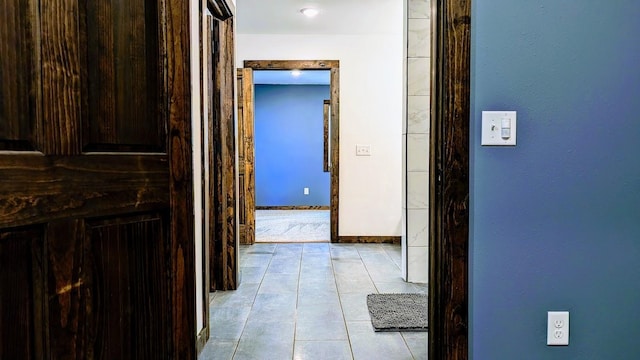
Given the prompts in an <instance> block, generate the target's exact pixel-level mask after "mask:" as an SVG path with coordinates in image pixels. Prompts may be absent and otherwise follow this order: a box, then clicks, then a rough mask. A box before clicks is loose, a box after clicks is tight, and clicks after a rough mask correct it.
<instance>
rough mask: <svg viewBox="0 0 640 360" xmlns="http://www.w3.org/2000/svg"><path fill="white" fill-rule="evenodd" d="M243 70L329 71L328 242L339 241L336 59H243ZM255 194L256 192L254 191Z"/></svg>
mask: <svg viewBox="0 0 640 360" xmlns="http://www.w3.org/2000/svg"><path fill="white" fill-rule="evenodd" d="M243 67H245V68H250V69H253V70H329V71H330V72H331V80H330V83H329V87H330V100H329V101H330V109H331V121H330V125H329V126H330V128H331V138H330V143H331V145H330V149H331V151H330V155H329V156H330V158H331V164H330V167H329V169H330V173H331V175H330V177H331V181H330V188H331V190H330V196H329V198H330V205H329V208H330V219H331V242H332V243H337V242H339V241H340V238H339V233H338V230H339V219H340V217H339V211H340V196H339V195H340V61H339V60H245V61H244V64H243ZM254 191H255V189H254Z"/></svg>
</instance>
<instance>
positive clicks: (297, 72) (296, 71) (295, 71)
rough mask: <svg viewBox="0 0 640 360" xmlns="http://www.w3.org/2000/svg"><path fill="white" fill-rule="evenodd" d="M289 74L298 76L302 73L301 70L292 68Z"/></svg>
mask: <svg viewBox="0 0 640 360" xmlns="http://www.w3.org/2000/svg"><path fill="white" fill-rule="evenodd" d="M291 75H292V76H294V77H298V76H300V75H302V71H300V70H292V71H291Z"/></svg>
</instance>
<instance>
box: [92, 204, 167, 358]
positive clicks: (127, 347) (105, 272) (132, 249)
mask: <svg viewBox="0 0 640 360" xmlns="http://www.w3.org/2000/svg"><path fill="white" fill-rule="evenodd" d="M166 229H167V216H166V215H163V214H160V213H152V214H147V215H140V216H124V217H117V218H112V219H104V220H91V221H87V223H86V240H85V241H86V242H87V246H86V248H87V250H88V254H86V258H87V259H89V260H88V261H87V264H85V266H86V267H88V268H89V271H88V272H90V273H91V276H90V279H87V280H88V281H89V282H90V289H89V292H90V294H91V296H90V300H91V301H89V302H88V304H87V313H90V314H91V315H92V316H91V319H88V324H89V327H90V329H91V340H92V346H91V347H92V351H93V355H94V357H95V358H100V359H118V358H122V357H123V356H124V357H127V358H132V359H159V358H163V357H164V356H166V354H169V351H170V346H169V344H170V341H169V339H170V337H171V332H170V329H171V326H170V320H169V317H168V314H170V313H171V307H170V306H169V304H170V303H169V301H168V300H169V299H170V292H169V286H168V284H167V283H166V281H165V279H166V278H167V277H168V276H169V275H170V273H169V269H170V266H168V264H169V263H168V261H167V260H168V259H167V255H166V254H167V249H168V247H169V246H168V242H167V240H168V238H167V231H166Z"/></svg>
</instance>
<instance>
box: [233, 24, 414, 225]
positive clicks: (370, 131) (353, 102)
mask: <svg viewBox="0 0 640 360" xmlns="http://www.w3.org/2000/svg"><path fill="white" fill-rule="evenodd" d="M402 21H403V20H402V18H400V17H398V26H397V28H398V33H397V34H377V35H279V34H273V35H264V34H237V43H236V44H237V54H236V55H237V57H236V59H237V65H238V67H242V63H243V61H244V60H339V61H340V220H339V221H340V223H339V235H340V236H400V235H401V222H402V220H401V219H402V218H401V216H402V213H401V210H402V184H401V180H402V152H401V146H402V144H401V142H402V141H401V135H402V121H403V119H402V111H403V110H402V109H403V104H402V102H403V95H402V86H403V71H402V67H403V49H402V48H403V46H402V44H403V36H402ZM356 144H370V145H371V152H372V155H371V156H370V157H356V156H355V150H356Z"/></svg>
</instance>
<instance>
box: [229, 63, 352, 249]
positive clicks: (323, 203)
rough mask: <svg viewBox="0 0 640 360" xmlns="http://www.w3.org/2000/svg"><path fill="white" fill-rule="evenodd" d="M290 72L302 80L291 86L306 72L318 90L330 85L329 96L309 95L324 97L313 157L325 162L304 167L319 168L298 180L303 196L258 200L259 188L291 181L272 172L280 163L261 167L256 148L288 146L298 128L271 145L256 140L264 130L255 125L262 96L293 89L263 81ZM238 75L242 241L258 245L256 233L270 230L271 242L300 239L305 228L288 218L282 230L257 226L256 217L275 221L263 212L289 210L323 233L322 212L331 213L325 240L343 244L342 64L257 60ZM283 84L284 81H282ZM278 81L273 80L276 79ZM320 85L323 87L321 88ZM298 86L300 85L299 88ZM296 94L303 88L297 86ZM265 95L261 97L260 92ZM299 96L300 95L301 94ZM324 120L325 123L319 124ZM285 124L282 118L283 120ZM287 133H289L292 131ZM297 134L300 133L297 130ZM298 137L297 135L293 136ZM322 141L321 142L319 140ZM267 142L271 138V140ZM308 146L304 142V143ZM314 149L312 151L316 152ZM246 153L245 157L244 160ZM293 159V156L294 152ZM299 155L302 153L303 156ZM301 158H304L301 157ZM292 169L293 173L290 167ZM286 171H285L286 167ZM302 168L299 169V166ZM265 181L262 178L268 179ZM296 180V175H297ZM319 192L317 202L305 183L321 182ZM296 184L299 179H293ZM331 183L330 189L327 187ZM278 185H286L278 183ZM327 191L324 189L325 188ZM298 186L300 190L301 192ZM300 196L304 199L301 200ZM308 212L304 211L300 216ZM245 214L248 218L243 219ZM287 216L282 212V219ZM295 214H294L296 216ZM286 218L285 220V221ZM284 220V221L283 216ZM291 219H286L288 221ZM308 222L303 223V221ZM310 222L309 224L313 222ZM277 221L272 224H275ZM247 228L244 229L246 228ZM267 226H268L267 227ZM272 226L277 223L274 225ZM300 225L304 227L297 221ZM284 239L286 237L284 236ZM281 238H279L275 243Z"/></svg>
mask: <svg viewBox="0 0 640 360" xmlns="http://www.w3.org/2000/svg"><path fill="white" fill-rule="evenodd" d="M283 72H284V73H286V74H288V75H291V74H292V73H293V72H296V74H295V75H294V76H297V78H298V80H294V81H290V82H292V83H298V84H302V83H303V81H304V80H303V76H302V75H303V74H307V75H306V77H307V78H309V77H313V78H315V79H316V80H314V81H315V82H316V84H312V85H310V86H314V87H318V86H321V85H323V84H326V85H328V89H326V90H327V91H326V93H324V90H323V89H320V88H316V89H307V90H309V92H315V93H319V94H323V95H322V96H321V97H318V98H317V100H318V104H317V108H318V114H317V115H318V123H317V124H316V125H317V126H318V127H319V128H321V129H322V130H321V131H322V132H319V133H318V134H314V135H313V136H316V135H318V136H319V137H318V138H317V139H316V140H317V141H314V142H315V143H316V145H320V144H321V147H318V148H317V149H316V150H318V151H321V152H320V153H318V152H316V153H315V154H314V155H315V156H317V157H318V159H322V161H321V162H319V163H318V164H317V165H316V164H305V166H304V167H306V166H308V165H311V166H314V167H317V169H313V170H309V171H313V172H314V173H315V174H316V175H317V176H316V175H311V176H310V177H309V176H307V177H306V179H303V178H304V176H302V177H297V178H298V179H297V180H299V181H303V182H302V183H299V184H290V185H291V186H292V187H293V188H294V191H297V190H300V191H299V194H295V195H293V194H291V193H290V192H289V193H288V194H287V193H286V191H287V190H285V193H282V192H280V193H278V191H275V194H270V195H271V197H270V196H268V194H261V195H265V196H260V197H258V196H257V193H258V192H259V191H260V188H259V187H260V186H268V184H269V183H270V182H273V181H276V182H280V183H282V181H284V180H291V179H292V177H291V176H285V177H283V176H282V174H283V172H282V171H281V172H277V171H274V172H271V171H270V170H273V167H274V166H276V165H273V164H271V165H269V164H268V162H267V163H263V164H258V163H257V162H256V161H255V160H256V155H255V154H256V149H259V148H260V147H261V146H262V145H271V147H273V146H274V145H276V143H283V142H284V140H285V139H287V137H289V136H290V132H291V131H292V130H293V129H292V126H293V124H288V125H287V124H285V125H286V126H289V130H283V132H282V133H281V134H280V137H279V138H278V139H272V140H274V141H275V142H274V143H269V144H262V143H261V142H260V141H256V139H257V136H258V135H257V131H258V130H259V129H260V128H261V126H260V124H258V125H257V124H256V120H255V118H256V116H257V115H258V114H256V104H257V101H256V98H257V97H259V96H261V95H262V94H261V93H262V92H263V91H265V92H278V91H284V92H287V91H288V90H290V89H284V88H280V89H273V88H264V89H263V88H261V87H262V85H264V84H261V83H265V82H268V81H267V80H264V78H271V79H273V78H274V77H278V74H282V73H283ZM238 73H239V74H241V75H239V76H238V79H239V83H238V88H239V89H240V90H239V95H240V96H241V99H239V100H238V107H239V111H238V116H239V120H238V123H239V134H238V137H239V138H240V139H241V141H242V143H241V145H240V146H239V147H240V149H239V150H240V153H241V156H240V164H239V165H240V178H241V180H240V182H241V184H240V206H239V208H240V211H241V212H240V227H241V229H240V242H241V244H253V243H255V242H256V241H260V239H259V237H258V238H256V234H257V232H258V231H263V230H264V231H265V232H267V233H268V234H267V235H269V237H268V240H274V238H273V236H276V235H277V234H275V233H274V232H273V231H275V232H276V233H277V232H278V231H287V230H289V231H292V233H291V234H290V235H291V237H292V238H293V237H295V236H296V235H295V231H296V230H300V229H301V227H302V226H297V225H292V224H296V222H297V221H296V220H293V222H292V221H291V219H289V220H284V221H281V222H280V223H277V224H275V226H276V227H277V228H280V229H275V230H274V229H273V228H272V229H266V230H265V229H259V228H258V225H260V224H259V223H258V222H257V221H260V220H259V219H258V218H257V215H265V220H267V222H269V218H273V217H271V216H269V214H268V213H264V211H286V210H295V211H297V212H298V214H295V216H294V217H301V218H306V221H307V222H308V223H307V225H308V227H309V228H311V230H318V231H320V232H322V231H323V229H322V227H323V225H322V221H321V219H322V216H323V215H326V214H322V213H321V212H323V211H324V212H327V211H328V220H329V223H328V225H329V229H328V230H329V233H328V234H327V235H328V236H327V238H326V241H331V242H338V241H339V237H338V219H339V217H338V211H339V210H338V209H339V198H338V196H339V131H340V128H339V124H340V122H339V62H338V61H333V60H303V61H300V60H280V61H269V60H258V61H245V62H244V68H243V69H239V70H238ZM279 81H280V82H282V81H281V80H279ZM271 82H273V80H271ZM319 82H321V83H323V84H320V83H319ZM296 86H297V85H296ZM297 90H300V88H298V89H297ZM259 92H260V93H259ZM296 92H298V93H300V92H299V91H296ZM320 119H321V120H320ZM280 120H282V119H280ZM287 131H288V132H289V133H287ZM294 132H295V131H294ZM294 137H295V134H294ZM320 140H321V141H320ZM267 142H268V140H267ZM303 142H304V141H303ZM316 150H313V151H316ZM242 153H244V156H242ZM289 155H291V154H289ZM294 155H300V154H299V151H298V154H294ZM298 160H301V159H298ZM297 163H298V164H303V163H304V161H298V162H297ZM261 165H265V166H264V167H262V170H263V171H264V172H263V173H261V174H257V172H258V171H259V169H258V167H259V166H261ZM278 166H283V167H285V169H284V170H283V171H284V172H286V171H287V170H289V172H290V173H293V174H295V172H296V167H295V166H292V164H290V163H289V164H287V163H284V162H282V163H281V164H280V165H278ZM286 167H289V169H286ZM281 170H282V169H281ZM298 170H299V166H298ZM269 173H271V174H270V175H272V176H271V177H270V176H264V177H260V176H261V175H269ZM307 175H309V174H307ZM294 177H296V176H294ZM323 177H325V178H328V179H327V180H328V184H322V182H321V178H323ZM317 180H320V182H316V185H317V186H315V189H316V190H318V191H317V194H316V192H315V191H314V194H313V195H320V197H319V198H315V200H314V197H313V195H312V189H313V188H314V187H312V186H306V185H302V184H304V181H307V182H311V181H317ZM293 181H294V182H295V181H296V180H293ZM327 185H328V186H327ZM278 186H281V184H280V185H278ZM323 187H324V188H323ZM298 188H299V189H298ZM323 192H326V196H327V198H326V199H324V200H323V199H322V193H323ZM300 196H301V197H300ZM296 198H297V199H296ZM300 212H303V213H300ZM243 214H245V216H244V217H243ZM281 215H284V214H278V216H281ZM291 215H293V214H291ZM280 218H281V217H280ZM281 219H282V218H281ZM285 219H286V217H285ZM303 221H304V220H303ZM309 221H310V222H309ZM272 222H273V221H272ZM243 224H244V226H243ZM267 225H268V224H267ZM272 225H273V224H272ZM298 225H299V223H298ZM280 235H282V234H280ZM310 236H311V237H312V238H310V239H301V240H311V241H317V240H319V238H318V233H316V232H315V231H314V234H313V235H310ZM288 239H289V237H287V238H286V239H282V240H283V241H287V240H288ZM275 240H277V238H276V239H275Z"/></svg>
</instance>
